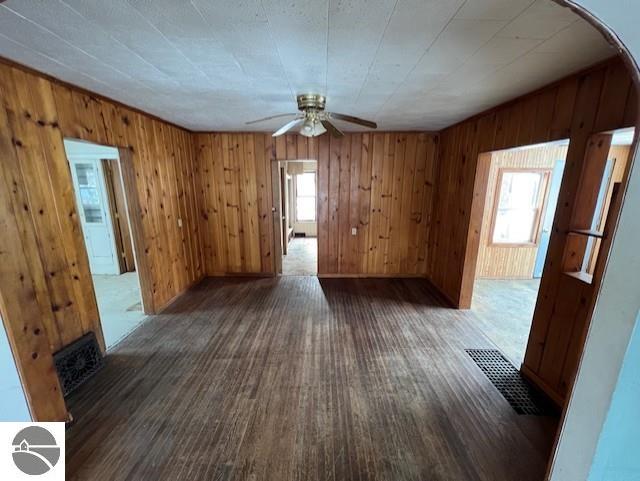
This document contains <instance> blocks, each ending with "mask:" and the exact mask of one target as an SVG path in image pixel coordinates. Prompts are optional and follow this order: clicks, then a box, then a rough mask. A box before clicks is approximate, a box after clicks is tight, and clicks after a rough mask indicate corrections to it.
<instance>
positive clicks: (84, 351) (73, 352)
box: [53, 332, 104, 397]
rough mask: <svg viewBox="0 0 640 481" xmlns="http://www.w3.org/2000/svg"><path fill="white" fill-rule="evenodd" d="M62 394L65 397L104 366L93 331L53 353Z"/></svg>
mask: <svg viewBox="0 0 640 481" xmlns="http://www.w3.org/2000/svg"><path fill="white" fill-rule="evenodd" d="M53 361H54V362H55V365H56V370H57V371H58V377H59V378H60V384H61V386H62V394H63V395H64V396H65V397H67V396H68V395H69V394H71V393H72V392H73V391H74V390H75V389H76V388H78V386H80V385H81V384H83V383H84V382H85V381H87V380H88V379H89V378H91V376H93V375H94V374H95V373H96V372H98V371H99V370H100V369H101V368H102V367H103V366H104V359H103V357H102V353H101V352H100V348H99V347H98V342H97V341H96V336H95V335H94V334H93V332H90V333H88V334H85V335H84V336H82V337H81V338H80V339H78V340H77V341H75V342H73V343H71V344H69V345H68V346H67V347H65V348H63V349H61V350H60V351H58V352H56V353H55V354H54V355H53Z"/></svg>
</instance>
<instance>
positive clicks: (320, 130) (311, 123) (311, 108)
mask: <svg viewBox="0 0 640 481" xmlns="http://www.w3.org/2000/svg"><path fill="white" fill-rule="evenodd" d="M0 1H2V0H0ZM296 100H297V102H298V111H299V113H290V114H277V115H271V116H269V117H264V118H262V119H258V120H252V121H250V122H247V125H251V124H255V123H258V122H264V121H265V120H271V119H277V118H281V117H290V116H295V118H294V119H293V120H291V121H289V122H288V123H286V124H285V125H283V126H282V127H280V128H279V129H278V130H276V131H275V132H274V133H273V137H279V136H281V135H284V134H285V133H287V132H289V131H292V130H294V129H295V130H297V131H298V132H299V133H300V135H303V136H305V137H317V136H318V135H322V134H324V133H325V132H329V133H330V134H331V136H332V137H343V136H344V133H343V132H342V131H341V130H340V129H339V128H338V127H336V126H335V125H334V124H333V120H334V119H335V120H340V121H343V122H349V123H351V124H356V125H359V126H362V127H367V128H369V129H376V128H378V125H377V124H376V123H375V122H372V121H371V120H365V119H361V118H359V117H354V116H353V115H346V114H339V113H336V112H327V111H326V110H325V109H324V108H325V104H326V100H327V99H326V98H325V96H324V95H320V94H300V95H298V96H297V98H296Z"/></svg>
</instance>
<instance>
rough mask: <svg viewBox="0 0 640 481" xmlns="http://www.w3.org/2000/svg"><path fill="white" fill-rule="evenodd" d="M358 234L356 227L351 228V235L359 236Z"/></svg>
mask: <svg viewBox="0 0 640 481" xmlns="http://www.w3.org/2000/svg"><path fill="white" fill-rule="evenodd" d="M357 234H358V229H357V228H356V227H352V228H351V235H357Z"/></svg>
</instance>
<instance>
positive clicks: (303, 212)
mask: <svg viewBox="0 0 640 481" xmlns="http://www.w3.org/2000/svg"><path fill="white" fill-rule="evenodd" d="M296 217H297V220H298V221H315V220H316V198H315V197H298V198H296Z"/></svg>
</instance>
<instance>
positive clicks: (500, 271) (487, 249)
mask: <svg viewBox="0 0 640 481" xmlns="http://www.w3.org/2000/svg"><path fill="white" fill-rule="evenodd" d="M566 155H567V146H554V145H551V146H545V147H538V148H531V149H523V150H504V151H500V152H493V153H492V154H491V167H490V169H489V182H488V186H487V196H486V200H485V203H484V205H485V208H484V213H483V216H482V229H481V231H480V250H479V252H478V264H477V268H476V277H481V278H486V279H531V277H532V276H533V269H534V267H535V263H536V257H537V254H538V245H537V244H536V245H531V246H529V245H520V246H505V245H496V244H493V243H492V242H491V223H492V222H493V216H494V215H495V203H496V197H497V196H498V177H499V173H500V169H548V170H549V171H551V170H553V167H554V165H555V163H556V161H557V160H559V159H564V158H565V157H566ZM549 180H550V179H549ZM542 220H544V211H543V212H542V217H541V222H542Z"/></svg>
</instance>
